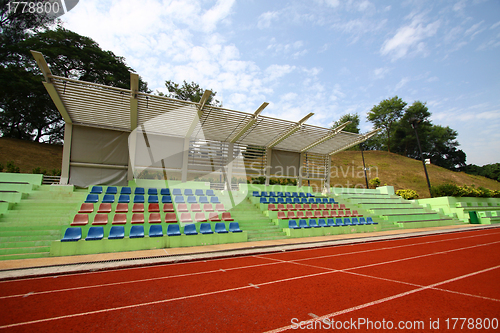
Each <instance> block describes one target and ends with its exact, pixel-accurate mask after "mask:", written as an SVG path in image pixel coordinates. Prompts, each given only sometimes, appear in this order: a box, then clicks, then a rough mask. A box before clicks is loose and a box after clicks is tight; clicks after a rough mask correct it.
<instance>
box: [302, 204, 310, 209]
mask: <svg viewBox="0 0 500 333" xmlns="http://www.w3.org/2000/svg"><path fill="white" fill-rule="evenodd" d="M303 207H304V210H311V205H309V204H304V206H303Z"/></svg>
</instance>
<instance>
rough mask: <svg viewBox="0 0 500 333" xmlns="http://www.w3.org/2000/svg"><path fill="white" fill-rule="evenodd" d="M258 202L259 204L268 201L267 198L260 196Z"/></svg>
mask: <svg viewBox="0 0 500 333" xmlns="http://www.w3.org/2000/svg"><path fill="white" fill-rule="evenodd" d="M259 202H260V203H261V204H267V203H268V202H267V198H265V197H260V200H259Z"/></svg>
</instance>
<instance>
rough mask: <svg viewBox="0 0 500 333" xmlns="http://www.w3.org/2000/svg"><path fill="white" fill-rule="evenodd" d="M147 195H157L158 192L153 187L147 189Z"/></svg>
mask: <svg viewBox="0 0 500 333" xmlns="http://www.w3.org/2000/svg"><path fill="white" fill-rule="evenodd" d="M148 195H158V190H157V189H156V188H154V187H151V188H148Z"/></svg>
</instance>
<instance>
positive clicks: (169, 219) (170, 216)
mask: <svg viewBox="0 0 500 333" xmlns="http://www.w3.org/2000/svg"><path fill="white" fill-rule="evenodd" d="M165 223H177V217H176V216H175V213H166V214H165Z"/></svg>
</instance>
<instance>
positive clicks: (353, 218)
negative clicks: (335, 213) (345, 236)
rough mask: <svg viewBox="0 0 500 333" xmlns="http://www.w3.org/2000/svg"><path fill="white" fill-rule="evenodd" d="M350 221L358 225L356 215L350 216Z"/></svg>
mask: <svg viewBox="0 0 500 333" xmlns="http://www.w3.org/2000/svg"><path fill="white" fill-rule="evenodd" d="M351 223H352V224H353V225H360V223H359V222H358V218H357V217H352V218H351Z"/></svg>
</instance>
